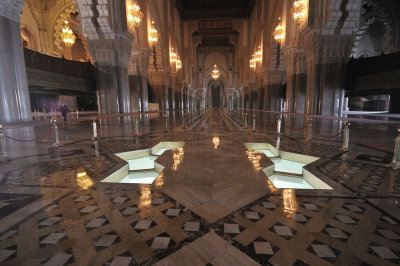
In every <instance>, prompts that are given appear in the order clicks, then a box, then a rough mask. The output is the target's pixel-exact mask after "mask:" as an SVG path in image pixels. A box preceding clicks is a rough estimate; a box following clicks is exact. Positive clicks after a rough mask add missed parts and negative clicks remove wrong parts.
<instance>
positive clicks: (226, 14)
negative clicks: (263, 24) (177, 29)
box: [176, 0, 255, 20]
mask: <svg viewBox="0 0 400 266" xmlns="http://www.w3.org/2000/svg"><path fill="white" fill-rule="evenodd" d="M254 4H255V0H212V1H210V0H177V1H176V8H177V9H178V11H179V15H180V17H181V19H182V20H198V19H217V18H249V17H250V15H251V13H252V11H253V8H254Z"/></svg>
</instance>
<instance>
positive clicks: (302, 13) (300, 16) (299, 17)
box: [292, 0, 307, 25]
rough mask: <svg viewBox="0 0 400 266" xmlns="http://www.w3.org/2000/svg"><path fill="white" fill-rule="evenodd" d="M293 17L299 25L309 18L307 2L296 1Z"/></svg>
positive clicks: (304, 0) (303, 0) (302, 0)
mask: <svg viewBox="0 0 400 266" xmlns="http://www.w3.org/2000/svg"><path fill="white" fill-rule="evenodd" d="M292 15H293V19H294V21H296V23H297V24H298V25H299V24H300V23H301V22H302V21H303V20H304V19H305V18H306V17H307V0H296V1H294V3H293V8H292Z"/></svg>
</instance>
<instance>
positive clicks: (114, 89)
mask: <svg viewBox="0 0 400 266" xmlns="http://www.w3.org/2000/svg"><path fill="white" fill-rule="evenodd" d="M96 85H97V90H98V92H99V113H100V114H118V113H119V106H120V105H119V97H118V81H117V69H116V67H113V66H96Z"/></svg>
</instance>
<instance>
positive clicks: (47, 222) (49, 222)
mask: <svg viewBox="0 0 400 266" xmlns="http://www.w3.org/2000/svg"><path fill="white" fill-rule="evenodd" d="M61 219H62V218H61V217H58V216H54V217H49V218H47V219H45V220H43V221H41V222H40V223H39V225H42V226H50V225H53V224H55V223H57V222H58V221H60V220H61Z"/></svg>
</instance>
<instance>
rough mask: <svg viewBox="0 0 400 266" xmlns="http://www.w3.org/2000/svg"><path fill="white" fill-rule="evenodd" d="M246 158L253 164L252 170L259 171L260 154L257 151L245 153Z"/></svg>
mask: <svg viewBox="0 0 400 266" xmlns="http://www.w3.org/2000/svg"><path fill="white" fill-rule="evenodd" d="M246 153H247V158H248V159H249V161H250V162H251V163H252V164H253V168H254V170H256V171H258V170H261V165H260V160H261V154H260V153H259V152H258V151H246Z"/></svg>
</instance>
